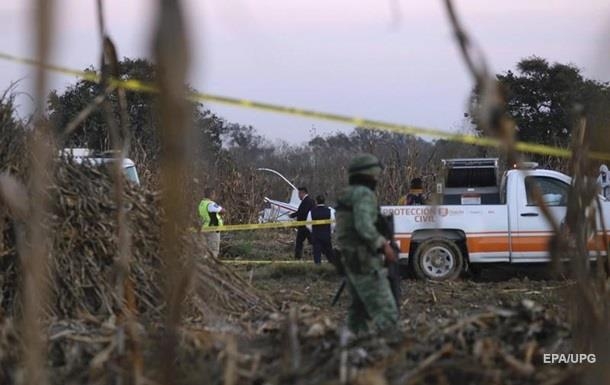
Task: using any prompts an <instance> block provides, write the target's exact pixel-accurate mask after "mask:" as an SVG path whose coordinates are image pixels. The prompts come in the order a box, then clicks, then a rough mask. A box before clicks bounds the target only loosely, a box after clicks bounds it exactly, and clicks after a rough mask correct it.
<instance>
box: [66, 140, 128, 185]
mask: <svg viewBox="0 0 610 385" xmlns="http://www.w3.org/2000/svg"><path fill="white" fill-rule="evenodd" d="M60 156H63V157H69V158H72V159H73V160H74V162H76V163H79V164H82V163H85V162H88V163H89V164H92V165H103V164H107V163H112V162H116V161H117V160H118V158H116V157H115V156H114V154H113V153H112V152H106V153H102V154H96V153H94V152H93V151H92V150H90V149H88V148H64V149H63V150H62V151H61V152H60ZM123 173H124V174H125V178H126V179H127V180H129V181H131V182H132V183H135V184H136V185H139V184H140V178H139V177H138V170H137V169H136V164H135V163H134V162H133V160H131V159H129V158H123Z"/></svg>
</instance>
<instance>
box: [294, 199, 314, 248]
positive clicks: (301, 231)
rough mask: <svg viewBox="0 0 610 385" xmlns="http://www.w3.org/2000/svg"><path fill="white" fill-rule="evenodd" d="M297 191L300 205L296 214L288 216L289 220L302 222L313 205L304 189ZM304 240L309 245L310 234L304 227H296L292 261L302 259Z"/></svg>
mask: <svg viewBox="0 0 610 385" xmlns="http://www.w3.org/2000/svg"><path fill="white" fill-rule="evenodd" d="M298 190H299V199H301V204H300V205H299V208H298V209H297V211H296V212H294V213H292V214H290V218H296V220H297V221H304V220H306V219H307V214H309V210H311V208H312V207H313V206H314V205H315V203H314V201H313V199H311V197H310V196H309V195H308V194H307V188H306V187H299V189H298ZM305 239H307V240H308V241H309V244H311V233H310V232H309V230H308V229H307V227H305V226H299V227H297V239H296V242H295V246H294V259H302V258H303V242H305Z"/></svg>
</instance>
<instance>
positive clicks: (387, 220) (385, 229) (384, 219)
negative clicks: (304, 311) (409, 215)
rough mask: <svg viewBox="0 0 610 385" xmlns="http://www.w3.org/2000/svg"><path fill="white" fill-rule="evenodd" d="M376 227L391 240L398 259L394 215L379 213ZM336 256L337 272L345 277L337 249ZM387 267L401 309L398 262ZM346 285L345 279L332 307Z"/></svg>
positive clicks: (392, 288)
mask: <svg viewBox="0 0 610 385" xmlns="http://www.w3.org/2000/svg"><path fill="white" fill-rule="evenodd" d="M375 227H377V231H379V233H380V234H381V235H383V236H384V237H385V238H386V239H389V240H390V246H391V247H392V249H393V250H394V252H395V253H396V257H398V253H399V252H400V248H399V247H398V244H396V242H395V241H394V216H393V215H382V214H381V213H379V214H378V215H377V221H376V222H375ZM334 254H335V259H336V261H335V263H334V264H335V267H336V268H337V271H338V272H339V274H340V275H344V274H345V272H344V271H343V266H341V262H340V260H341V258H340V251H339V250H337V249H335V250H334ZM386 267H387V269H388V281H389V282H390V289H391V290H392V295H393V296H394V300H395V301H396V306H398V307H399V306H400V296H401V289H400V268H399V265H398V260H396V261H395V262H392V263H390V262H388V263H387V266H386ZM346 284H347V279H346V278H345V277H343V280H342V282H341V285H340V286H339V288H338V289H337V292H336V293H335V295H334V297H333V300H332V302H331V306H335V304H336V303H337V301H339V298H340V297H341V294H342V293H343V290H344V289H345V285H346Z"/></svg>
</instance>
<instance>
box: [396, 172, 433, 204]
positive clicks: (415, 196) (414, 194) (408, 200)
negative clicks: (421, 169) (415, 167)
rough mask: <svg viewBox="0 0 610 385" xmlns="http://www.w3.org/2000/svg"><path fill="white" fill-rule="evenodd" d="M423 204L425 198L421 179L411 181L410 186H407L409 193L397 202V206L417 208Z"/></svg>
mask: <svg viewBox="0 0 610 385" xmlns="http://www.w3.org/2000/svg"><path fill="white" fill-rule="evenodd" d="M425 204H426V197H425V196H424V190H423V183H422V180H421V178H413V179H411V184H410V185H409V193H408V194H407V195H406V196H404V197H401V198H400V199H399V200H398V205H399V206H405V205H406V206H414V205H415V206H419V205H425Z"/></svg>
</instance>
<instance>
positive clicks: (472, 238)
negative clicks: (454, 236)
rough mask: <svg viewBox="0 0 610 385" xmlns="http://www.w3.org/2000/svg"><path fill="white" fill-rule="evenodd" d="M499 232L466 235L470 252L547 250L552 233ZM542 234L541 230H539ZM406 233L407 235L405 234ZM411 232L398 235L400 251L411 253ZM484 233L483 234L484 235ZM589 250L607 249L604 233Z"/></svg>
mask: <svg viewBox="0 0 610 385" xmlns="http://www.w3.org/2000/svg"><path fill="white" fill-rule="evenodd" d="M497 233H498V232H488V233H476V235H469V234H467V235H466V246H467V248H468V252H469V253H493V252H506V251H509V250H511V242H512V251H513V252H545V251H548V250H549V242H550V240H551V237H552V236H553V234H552V233H550V232H548V233H546V234H542V235H528V233H535V232H526V231H524V232H514V233H513V234H512V239H511V238H509V236H508V235H506V233H504V234H505V235H493V234H497ZM537 233H538V234H540V232H537ZM405 235H406V236H405ZM410 235H411V234H408V235H407V234H404V235H403V236H400V235H398V236H397V237H396V239H397V240H398V241H400V252H401V253H409V248H410V247H411V236H410ZM482 235H483V236H482ZM587 246H588V249H589V251H595V250H599V251H605V249H606V248H605V241H604V235H603V233H598V234H597V235H596V236H595V237H593V238H592V239H591V240H589V242H588V243H587Z"/></svg>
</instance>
